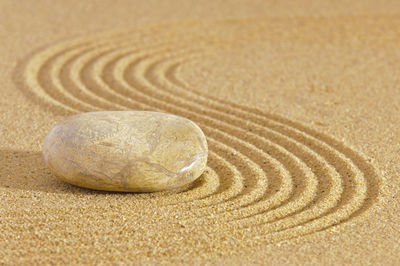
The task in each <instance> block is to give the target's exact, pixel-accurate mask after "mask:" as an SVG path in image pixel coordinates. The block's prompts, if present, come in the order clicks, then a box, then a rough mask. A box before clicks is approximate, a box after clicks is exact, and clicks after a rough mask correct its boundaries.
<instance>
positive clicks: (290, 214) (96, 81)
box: [17, 21, 379, 241]
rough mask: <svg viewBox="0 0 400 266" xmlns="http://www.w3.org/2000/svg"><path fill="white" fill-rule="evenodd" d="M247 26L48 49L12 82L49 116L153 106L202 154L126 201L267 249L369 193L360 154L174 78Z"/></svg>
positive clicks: (158, 32) (373, 189) (371, 178)
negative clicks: (196, 129)
mask: <svg viewBox="0 0 400 266" xmlns="http://www.w3.org/2000/svg"><path fill="white" fill-rule="evenodd" d="M251 23H255V25H253V24H251ZM251 23H241V22H240V21H236V22H233V21H231V22H221V23H218V24H217V26H216V27H219V29H218V31H216V32H218V33H219V35H216V33H215V32H214V31H212V30H209V31H207V30H205V28H203V30H198V31H195V32H196V33H194V32H192V31H191V30H190V27H187V28H185V27H182V26H180V25H175V27H177V28H171V26H168V27H165V28H164V27H158V28H155V29H152V30H143V31H136V34H134V35H132V34H131V32H129V31H127V32H118V33H117V34H99V35H96V36H92V37H85V38H81V39H77V40H73V41H70V42H64V43H60V44H57V45H55V46H52V47H49V48H47V49H44V50H42V51H40V52H38V53H36V54H34V55H33V56H32V57H31V58H30V59H29V60H28V61H27V62H26V63H25V64H23V71H24V77H23V80H22V81H21V80H19V81H17V84H18V85H19V87H20V88H21V89H22V90H23V91H25V92H26V93H27V94H29V95H31V96H34V98H35V99H36V100H37V101H39V102H40V103H41V104H42V105H46V106H47V107H49V108H50V109H51V110H53V111H54V112H62V113H65V114H72V113H77V112H85V111H96V110H111V109H112V110H131V109H136V110H155V111H163V112H169V113H174V114H177V115H181V116H185V117H187V118H189V119H191V120H193V121H195V122H196V123H198V124H199V125H200V127H201V128H202V129H203V130H204V132H205V133H206V135H207V138H208V142H209V147H210V157H209V158H210V160H209V163H208V169H207V170H206V172H205V173H204V174H203V176H202V177H201V178H200V179H199V180H198V181H196V182H195V183H194V184H192V185H191V186H189V187H188V188H185V189H184V190H182V191H179V192H177V193H171V192H162V193H155V195H156V196H155V197H154V198H151V199H143V200H140V197H138V200H139V202H141V201H143V204H152V205H154V206H158V208H159V209H160V210H162V211H163V212H166V213H167V214H168V215H169V216H170V217H176V216H179V217H180V221H181V222H182V223H183V224H184V225H185V228H186V229H185V230H188V231H190V230H191V229H193V228H197V229H196V230H199V229H198V228H199V227H201V228H202V229H203V230H204V231H205V232H208V233H210V234H214V236H215V238H216V239H219V238H223V234H224V233H223V232H224V231H230V233H231V234H232V235H237V236H238V237H239V236H241V237H243V235H246V236H248V237H249V238H248V241H251V239H252V237H260V236H262V237H263V238H265V239H266V240H268V241H279V240H283V239H287V238H292V237H297V236H300V235H303V234H308V233H312V232H316V231H319V230H323V229H326V228H329V227H331V226H333V225H336V224H339V223H342V222H344V221H346V220H349V219H350V218H353V217H355V216H357V215H359V214H361V213H362V212H363V211H365V210H367V209H368V208H369V207H370V206H372V204H373V203H374V202H375V199H376V197H377V194H378V191H379V178H378V176H377V174H376V171H375V169H374V167H373V166H372V165H371V164H370V163H369V162H368V161H367V159H365V158H364V157H363V156H362V155H359V154H358V153H357V152H355V151H353V150H352V149H351V148H349V147H348V146H346V145H345V144H343V143H341V142H340V141H337V140H335V139H334V138H332V137H330V136H327V135H325V134H323V133H320V132H317V131H315V130H314V129H312V128H309V127H307V126H305V125H302V124H300V123H297V122H295V121H291V120H288V119H286V118H282V117H279V116H277V115H274V114H268V113H264V112H262V111H260V110H258V109H255V108H251V107H248V106H243V105H240V104H237V103H232V102H228V101H225V100H221V99H217V98H215V97H213V96H210V95H203V94H201V93H200V92H197V91H194V90H190V88H189V86H188V85H187V84H186V82H185V80H184V79H182V78H181V76H180V75H179V70H180V69H181V68H183V67H185V66H186V63H187V62H189V61H191V60H193V59H196V60H198V59H199V58H200V59H201V58H202V57H208V56H213V54H215V53H217V52H218V51H220V50H221V49H222V50H223V49H228V50H229V49H234V47H235V45H236V44H235V42H234V40H235V39H239V40H241V41H243V42H251V41H252V40H253V39H256V40H257V41H260V40H259V39H258V37H257V36H252V35H251V34H250V35H249V32H248V31H246V27H250V29H252V30H262V28H263V26H264V25H262V24H263V22H262V21H255V22H251ZM257 23H258V24H259V25H258V24H257ZM191 26H193V25H191ZM195 26H196V27H199V28H202V27H206V25H195ZM170 32H174V34H168V33H170ZM225 34H226V35H225ZM170 36H173V37H170ZM264 41H268V40H264ZM144 213H145V211H144ZM146 215H151V214H150V213H149V214H146ZM168 215H167V216H166V217H167V218H168ZM216 224H217V225H218V230H219V231H218V232H221V233H218V232H216V230H215V225H216Z"/></svg>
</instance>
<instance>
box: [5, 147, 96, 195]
mask: <svg viewBox="0 0 400 266" xmlns="http://www.w3.org/2000/svg"><path fill="white" fill-rule="evenodd" d="M0 165H1V168H0V188H11V189H21V190H29V191H43V192H52V193H80V194H87V193H93V191H91V190H88V189H84V188H79V187H76V186H73V185H70V184H68V183H66V182H64V181H62V180H60V179H58V178H57V177H56V176H54V175H53V174H52V173H51V172H50V170H49V169H48V168H47V167H46V165H45V163H44V161H43V157H42V153H41V152H34V151H19V150H11V149H1V150H0Z"/></svg>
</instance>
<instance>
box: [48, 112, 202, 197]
mask: <svg viewBox="0 0 400 266" xmlns="http://www.w3.org/2000/svg"><path fill="white" fill-rule="evenodd" d="M207 154H208V148H207V142H206V138H205V136H204V134H203V132H202V131H201V129H200V128H199V127H198V126H197V125H196V124H195V123H193V122H192V121H190V120H188V119H186V118H182V117H178V116H175V115H170V114H165V113H157V112H149V111H103V112H91V113H84V114H80V115H76V116H72V117H70V118H68V119H66V120H65V121H63V122H61V123H59V124H57V125H56V126H54V127H53V128H52V129H51V130H50V132H49V133H48V135H47V137H46V139H45V142H44V147H43V156H44V159H45V162H46V164H47V165H48V167H49V168H50V169H51V170H52V171H53V173H54V174H56V175H57V176H59V177H60V178H61V179H63V180H65V181H67V182H69V183H71V184H74V185H78V186H82V187H87V188H92V189H98V190H110V191H134V192H151V191H160V190H166V189H172V188H177V187H180V186H183V185H186V184H188V183H190V182H192V181H193V180H195V179H196V178H198V177H199V176H200V175H201V174H202V172H203V171H204V169H205V167H206V163H207Z"/></svg>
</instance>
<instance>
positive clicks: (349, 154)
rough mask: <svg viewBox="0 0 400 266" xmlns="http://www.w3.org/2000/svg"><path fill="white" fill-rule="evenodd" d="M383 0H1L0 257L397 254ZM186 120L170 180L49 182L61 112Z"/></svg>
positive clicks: (388, 12)
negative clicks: (181, 157) (201, 149)
mask: <svg viewBox="0 0 400 266" xmlns="http://www.w3.org/2000/svg"><path fill="white" fill-rule="evenodd" d="M399 12H400V3H399V2H398V1H380V2H379V3H378V2H376V1H335V2H333V1H90V2H88V1H85V2H82V1H62V2H61V1H59V2H51V1H1V2H0V39H1V40H2V42H1V43H2V45H1V46H0V70H1V71H0V91H1V97H0V101H1V104H0V129H1V131H0V132H1V133H0V134H1V138H0V198H1V200H0V205H1V207H0V263H4V264H18V265H19V264H33V263H34V264H39V263H51V264H84V263H87V264H89V263H90V264H93V263H99V264H100V263H102V264H108V263H109V262H113V263H130V264H131V263H157V262H164V263H189V262H194V263H197V264H202V263H205V262H210V263H221V262H224V263H226V264H230V263H236V264H242V263H248V264H250V263H262V264H266V263H271V264H282V263H287V264H289V263H297V264H318V263H325V264H335V263H340V264H344V263H352V264H363V265H364V264H367V263H368V264H397V263H398V262H399V259H400V258H399V254H400V246H399V245H400V243H399V237H400V222H399V221H400V215H399V213H400V212H399V210H400V200H399V196H398V195H400V193H399V191H400V186H399V185H400V179H399V170H400V163H399V162H400V159H399V151H400V144H399V140H400V130H399V129H400V123H399V112H400V105H399V100H400V87H399V77H400V63H399V62H400V60H399V59H400V45H399V44H400V13H399ZM116 109H120V110H124V109H142V110H157V111H163V112H170V113H175V114H178V115H182V116H185V117H188V118H190V119H192V120H194V121H195V122H197V123H198V124H199V125H200V126H201V127H202V129H203V130H204V131H205V133H206V135H207V136H208V142H209V145H210V160H209V165H208V169H207V170H206V172H205V173H204V174H203V176H202V177H201V178H200V179H199V180H197V181H196V182H195V183H194V184H192V185H190V186H188V187H185V188H184V189H181V190H179V191H170V192H163V193H153V194H133V193H105V192H97V191H90V190H86V189H81V188H78V187H74V186H71V185H68V184H66V183H63V182H62V181H59V180H58V179H57V178H55V177H54V176H53V175H52V174H51V173H50V172H49V170H48V169H46V167H45V165H44V163H43V160H42V157H41V145H42V142H43V139H44V137H45V135H46V133H47V132H48V130H49V129H50V128H51V127H52V126H53V125H54V124H55V123H57V121H60V120H61V119H62V118H63V117H65V116H67V115H71V114H74V113H79V112H85V111H94V110H116Z"/></svg>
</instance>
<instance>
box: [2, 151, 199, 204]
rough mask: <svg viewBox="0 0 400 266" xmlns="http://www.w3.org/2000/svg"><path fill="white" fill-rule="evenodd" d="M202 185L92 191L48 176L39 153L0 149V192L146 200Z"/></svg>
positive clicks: (48, 172) (195, 183) (197, 183)
mask: <svg viewBox="0 0 400 266" xmlns="http://www.w3.org/2000/svg"><path fill="white" fill-rule="evenodd" d="M203 182H204V180H203V178H199V179H198V180H196V181H195V182H193V183H192V184H189V185H187V186H185V187H182V188H179V189H174V190H170V191H164V192H154V193H132V192H113V191H100V190H92V189H86V188H81V187H78V186H74V185H71V184H68V183H66V182H64V181H62V180H60V179H59V178H57V177H56V176H55V175H54V174H52V173H51V172H50V169H48V168H47V167H46V165H45V162H44V160H43V157H42V153H41V152H35V151H20V150H12V149H0V189H4V188H10V189H20V190H25V191H42V192H50V193H62V194H80V195H93V194H118V195H135V198H140V199H149V198H156V197H163V196H166V195H170V194H176V193H179V192H184V191H188V190H191V189H193V188H195V187H197V186H201V185H202V183H203Z"/></svg>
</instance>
